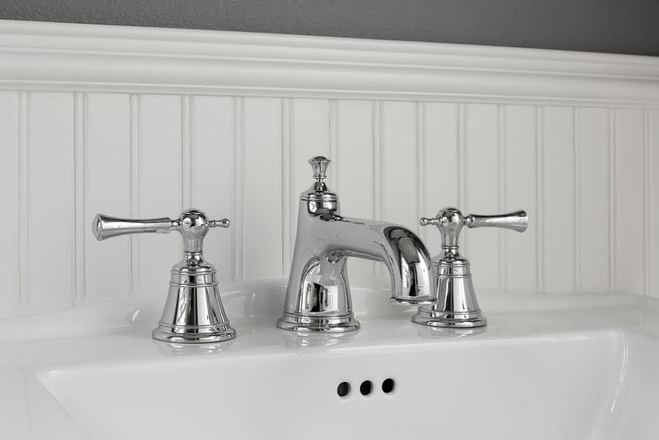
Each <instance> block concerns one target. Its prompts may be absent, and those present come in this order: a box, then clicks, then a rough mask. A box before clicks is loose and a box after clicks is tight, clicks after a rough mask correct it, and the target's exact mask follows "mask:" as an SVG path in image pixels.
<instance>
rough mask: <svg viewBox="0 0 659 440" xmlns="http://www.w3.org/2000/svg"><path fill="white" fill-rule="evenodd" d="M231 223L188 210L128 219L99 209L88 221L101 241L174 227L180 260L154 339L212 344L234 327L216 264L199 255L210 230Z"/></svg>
mask: <svg viewBox="0 0 659 440" xmlns="http://www.w3.org/2000/svg"><path fill="white" fill-rule="evenodd" d="M214 227H222V228H228V227H229V220H227V219H222V220H208V219H207V218H206V215H205V214H204V213H203V212H201V211H197V210H195V209H188V210H186V211H183V212H182V213H181V216H180V217H179V218H177V219H169V218H157V219H149V220H132V219H120V218H115V217H109V216H106V215H102V214H98V215H97V216H96V217H95V218H94V221H93V223H92V230H93V232H94V235H95V236H96V238H97V239H98V240H99V241H101V240H105V239H107V238H111V237H117V236H119V235H125V234H137V233H148V232H161V233H168V232H171V231H178V232H180V233H181V236H182V237H183V250H184V253H183V260H182V261H181V262H179V263H177V264H175V265H174V266H173V267H172V271H171V278H170V281H169V294H168V296H167V303H166V304H165V309H164V310H163V312H162V317H161V318H160V322H159V323H158V327H157V328H156V329H155V330H154V331H153V338H154V339H157V340H159V341H166V342H171V343H216V342H222V341H227V340H229V339H233V338H234V337H235V336H236V331H235V330H234V329H233V328H231V325H230V324H229V320H228V319H227V316H226V313H225V312H224V307H223V306H222V300H221V299H220V292H219V289H218V284H217V273H216V271H215V267H213V265H212V264H210V263H208V262H207V261H205V260H204V258H203V240H204V237H205V236H206V234H207V233H208V230H209V229H210V228H214Z"/></svg>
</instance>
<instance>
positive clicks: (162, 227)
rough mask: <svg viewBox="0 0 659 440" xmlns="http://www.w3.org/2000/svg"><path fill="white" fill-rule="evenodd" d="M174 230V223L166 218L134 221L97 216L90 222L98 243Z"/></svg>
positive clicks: (102, 215)
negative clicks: (131, 235) (114, 238)
mask: <svg viewBox="0 0 659 440" xmlns="http://www.w3.org/2000/svg"><path fill="white" fill-rule="evenodd" d="M173 228H174V221H173V220H172V219H170V218H167V217H161V218H152V219H143V220H134V219H125V218H117V217H111V216H109V215H104V214H97V215H96V217H94V221H93V222H92V231H93V232H94V235H95V236H96V239H97V240H98V241H103V240H105V239H108V238H112V237H118V236H120V235H128V234H141V233H148V232H160V233H162V234H166V233H168V232H171V231H172V229H173Z"/></svg>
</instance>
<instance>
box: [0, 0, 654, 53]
mask: <svg viewBox="0 0 659 440" xmlns="http://www.w3.org/2000/svg"><path fill="white" fill-rule="evenodd" d="M0 18H7V19H14V20H41V21H62V22H77V23H101V24H123V25H134V26H160V27H181V28H195V29H222V30H233V31H251V32H275V33H287V34H304V35H327V36H339V37H359V38H379V39H393V40H414V41H439V42H450V43H467V44H486V45H499V46H520V47H536V48H548V49H566V50H583V51H595V52H614V53H629V54H641V55H653V56H659V1H658V0H499V1H497V0H0Z"/></svg>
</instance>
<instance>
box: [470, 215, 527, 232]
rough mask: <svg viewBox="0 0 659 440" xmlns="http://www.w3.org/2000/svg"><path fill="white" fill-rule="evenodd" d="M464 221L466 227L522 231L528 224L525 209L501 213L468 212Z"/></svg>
mask: <svg viewBox="0 0 659 440" xmlns="http://www.w3.org/2000/svg"><path fill="white" fill-rule="evenodd" d="M464 223H465V225H466V226H467V227H468V228H503V229H510V230H511V231H516V232H524V231H526V228H527V227H528V226H529V216H528V215H527V214H526V211H515V212H511V213H508V214H501V215H479V214H469V215H468V216H467V217H465V219H464Z"/></svg>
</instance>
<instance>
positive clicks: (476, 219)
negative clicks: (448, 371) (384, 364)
mask: <svg viewBox="0 0 659 440" xmlns="http://www.w3.org/2000/svg"><path fill="white" fill-rule="evenodd" d="M528 223H529V218H528V216H527V215H526V212H524V211H517V212H511V213H509V214H502V215H477V214H470V215H463V214H462V213H461V212H460V211H459V210H457V209H456V208H444V209H442V210H440V211H439V212H438V213H437V215H436V216H435V217H433V218H426V217H423V218H421V225H422V226H427V225H434V226H436V227H437V229H438V230H439V233H440V234H441V235H442V253H440V254H439V255H437V256H435V257H434V258H433V267H434V269H435V276H436V280H435V281H436V284H437V302H436V303H434V304H432V305H429V306H426V305H421V306H420V307H419V310H418V312H417V313H416V314H415V315H414V316H413V317H412V321H413V322H415V323H417V324H421V325H426V326H429V327H445V328H476V327H483V326H485V325H486V324H487V319H486V318H485V316H483V313H482V312H481V309H480V307H479V305H478V301H477V300H476V293H475V291H474V285H473V283H472V281H471V269H470V264H469V261H468V260H467V259H466V258H464V257H463V256H462V255H460V248H459V241H458V240H459V238H460V232H461V231H462V228H463V227H464V226H466V227H468V228H470V229H473V228H503V229H510V230H512V231H517V232H524V231H526V228H527V226H528Z"/></svg>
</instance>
